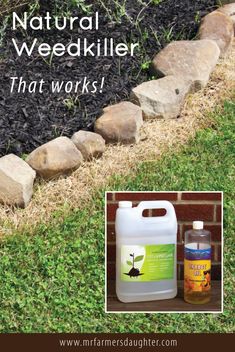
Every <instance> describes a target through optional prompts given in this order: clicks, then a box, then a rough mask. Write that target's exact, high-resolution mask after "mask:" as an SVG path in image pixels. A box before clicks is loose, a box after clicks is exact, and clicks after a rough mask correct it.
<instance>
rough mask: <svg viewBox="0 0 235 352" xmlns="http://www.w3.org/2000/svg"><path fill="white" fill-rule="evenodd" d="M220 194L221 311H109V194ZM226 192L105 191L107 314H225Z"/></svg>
mask: <svg viewBox="0 0 235 352" xmlns="http://www.w3.org/2000/svg"><path fill="white" fill-rule="evenodd" d="M179 192H181V193H220V194H221V227H222V231H221V235H222V238H221V310H218V311H210V310H209V311H205V310H199V311H123V312H120V311H108V310H107V274H108V273H107V194H108V193H179ZM223 205H224V192H223V191H129V190H128V191H105V309H104V310H105V313H106V314H128V313H131V314H143V313H144V314H156V313H161V314H178V313H182V314H191V313H196V314H198V313H206V314H207V313H210V314H221V313H223V312H224V211H223Z"/></svg>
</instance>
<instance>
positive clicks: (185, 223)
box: [106, 220, 222, 226]
mask: <svg viewBox="0 0 235 352" xmlns="http://www.w3.org/2000/svg"><path fill="white" fill-rule="evenodd" d="M106 224H107V225H115V221H108V222H107V223H106ZM178 225H187V226H188V225H192V221H184V220H178ZM204 225H205V226H221V225H222V224H221V222H218V221H217V222H215V221H213V220H211V221H204Z"/></svg>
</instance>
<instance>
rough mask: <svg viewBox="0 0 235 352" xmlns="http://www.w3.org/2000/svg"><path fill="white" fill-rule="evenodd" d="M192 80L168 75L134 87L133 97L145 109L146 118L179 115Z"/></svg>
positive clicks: (167, 117)
mask: <svg viewBox="0 0 235 352" xmlns="http://www.w3.org/2000/svg"><path fill="white" fill-rule="evenodd" d="M190 86H191V84H190V82H189V81H185V80H184V79H183V78H181V77H177V76H166V77H164V78H160V79H158V80H153V81H148V82H144V83H142V84H140V85H139V86H137V87H136V88H134V89H132V94H131V99H132V101H133V102H135V103H136V104H138V105H139V106H140V107H141V109H142V110H143V113H144V117H145V118H165V119H171V118H175V117H178V116H179V114H180V110H181V107H182V104H183V102H184V98H185V96H186V94H187V93H188V92H189V91H190Z"/></svg>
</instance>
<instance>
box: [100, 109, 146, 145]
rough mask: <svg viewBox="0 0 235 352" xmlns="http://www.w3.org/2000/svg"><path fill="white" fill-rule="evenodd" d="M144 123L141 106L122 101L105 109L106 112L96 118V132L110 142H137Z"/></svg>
mask: <svg viewBox="0 0 235 352" xmlns="http://www.w3.org/2000/svg"><path fill="white" fill-rule="evenodd" d="M142 125H143V113H142V110H141V108H140V107H139V106H137V105H135V104H132V103H130V102H122V103H119V104H116V105H112V106H108V107H107V108H105V109H104V114H103V115H102V116H101V117H100V118H99V119H98V120H96V123H95V132H96V133H99V134H100V135H101V136H102V137H103V138H104V139H105V141H106V142H109V143H123V144H129V143H137V142H138V141H139V139H140V136H139V132H140V128H141V126H142Z"/></svg>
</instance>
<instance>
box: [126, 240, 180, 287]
mask: <svg viewBox="0 0 235 352" xmlns="http://www.w3.org/2000/svg"><path fill="white" fill-rule="evenodd" d="M174 267H175V245H174V244H160V245H153V244H151V245H144V246H122V247H121V280H122V281H129V282H146V281H159V280H170V279H173V277H174Z"/></svg>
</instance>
